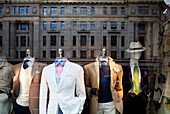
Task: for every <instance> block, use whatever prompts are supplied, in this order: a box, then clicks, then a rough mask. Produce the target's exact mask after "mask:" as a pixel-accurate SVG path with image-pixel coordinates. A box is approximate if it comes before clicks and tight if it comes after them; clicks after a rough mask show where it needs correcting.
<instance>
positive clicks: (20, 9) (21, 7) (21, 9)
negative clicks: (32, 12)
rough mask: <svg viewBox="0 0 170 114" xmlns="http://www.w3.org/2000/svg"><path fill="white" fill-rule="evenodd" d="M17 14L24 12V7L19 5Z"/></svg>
mask: <svg viewBox="0 0 170 114" xmlns="http://www.w3.org/2000/svg"><path fill="white" fill-rule="evenodd" d="M19 14H25V7H23V6H20V7H19Z"/></svg>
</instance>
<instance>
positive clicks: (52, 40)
mask: <svg viewBox="0 0 170 114" xmlns="http://www.w3.org/2000/svg"><path fill="white" fill-rule="evenodd" d="M51 46H56V35H51Z"/></svg>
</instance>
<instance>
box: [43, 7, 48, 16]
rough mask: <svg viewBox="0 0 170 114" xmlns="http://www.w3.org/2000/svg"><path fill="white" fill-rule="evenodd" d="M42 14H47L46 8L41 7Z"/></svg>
mask: <svg viewBox="0 0 170 114" xmlns="http://www.w3.org/2000/svg"><path fill="white" fill-rule="evenodd" d="M43 15H44V16H46V15H47V8H43Z"/></svg>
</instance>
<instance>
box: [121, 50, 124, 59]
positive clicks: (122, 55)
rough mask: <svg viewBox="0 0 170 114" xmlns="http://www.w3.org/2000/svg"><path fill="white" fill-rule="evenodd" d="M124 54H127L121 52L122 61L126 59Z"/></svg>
mask: <svg viewBox="0 0 170 114" xmlns="http://www.w3.org/2000/svg"><path fill="white" fill-rule="evenodd" d="M124 53H125V52H124V51H121V58H122V59H123V58H125V54H124Z"/></svg>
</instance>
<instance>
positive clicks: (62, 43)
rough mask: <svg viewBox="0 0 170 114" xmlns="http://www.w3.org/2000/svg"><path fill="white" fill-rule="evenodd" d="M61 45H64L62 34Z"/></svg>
mask: <svg viewBox="0 0 170 114" xmlns="http://www.w3.org/2000/svg"><path fill="white" fill-rule="evenodd" d="M61 46H64V36H61Z"/></svg>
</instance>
